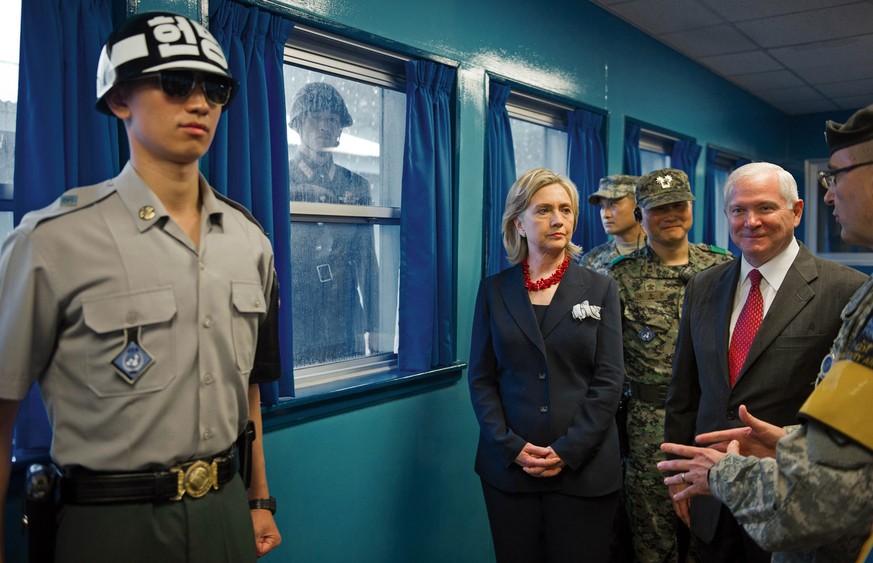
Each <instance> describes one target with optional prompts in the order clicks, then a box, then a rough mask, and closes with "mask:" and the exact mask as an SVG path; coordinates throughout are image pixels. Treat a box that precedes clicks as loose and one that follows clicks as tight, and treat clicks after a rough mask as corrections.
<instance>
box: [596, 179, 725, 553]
mask: <svg viewBox="0 0 873 563" xmlns="http://www.w3.org/2000/svg"><path fill="white" fill-rule="evenodd" d="M636 199H637V204H638V205H639V208H638V210H637V211H636V212H635V213H636V214H637V217H638V218H639V220H640V221H641V223H642V226H643V228H644V229H645V231H646V233H647V234H648V240H647V244H646V246H645V247H643V248H641V249H640V250H637V251H635V252H632V253H631V254H628V255H626V256H619V257H617V258H615V259H614V260H613V261H612V263H611V268H612V271H611V275H612V277H613V278H614V279H615V280H616V282H617V283H618V289H619V297H620V298H621V306H622V317H623V318H622V331H623V343H624V362H625V374H626V377H625V379H626V382H627V384H628V385H629V387H630V400H629V403H628V413H627V435H628V449H629V452H628V462H627V472H626V478H625V490H624V493H625V498H626V499H627V512H628V519H629V524H630V529H631V534H632V536H633V547H634V554H635V557H636V560H637V561H677V560H678V559H679V558H680V553H679V544H678V541H677V530H679V529H680V528H678V527H677V526H678V522H679V521H678V519H677V518H676V515H675V513H674V511H673V504H672V502H671V501H670V498H669V496H668V495H665V494H664V488H663V485H662V480H663V478H662V475H661V474H660V473H659V472H658V471H656V470H655V468H654V467H653V465H652V463H651V460H652V457H653V456H655V455H656V454H658V452H659V450H658V446H659V444H660V443H661V442H662V441H663V436H664V406H665V401H666V397H667V386H668V385H669V383H670V377H671V375H672V366H673V349H674V348H675V345H676V337H677V335H678V332H679V316H680V314H681V307H682V301H683V298H684V296H685V284H686V283H687V282H688V280H689V279H690V278H691V276H692V275H694V274H695V273H697V272H699V271H701V270H704V269H706V268H709V267H710V266H714V265H715V264H720V263H722V262H725V261H728V260H730V259H731V256H730V255H729V254H728V253H727V251H725V250H723V249H720V248H717V247H714V246H710V245H706V244H691V243H689V242H688V231H689V230H690V229H691V224H692V220H693V219H692V209H691V202H692V201H693V200H694V195H692V193H691V189H690V186H689V183H688V176H687V175H686V174H685V173H684V172H682V171H681V170H676V169H672V168H665V169H663V170H656V171H654V172H651V173H649V174H646V175H644V176H642V177H641V178H640V180H639V181H638V182H637V186H636ZM683 528H684V526H683ZM684 531H685V533H686V534H687V528H685V529H684Z"/></svg>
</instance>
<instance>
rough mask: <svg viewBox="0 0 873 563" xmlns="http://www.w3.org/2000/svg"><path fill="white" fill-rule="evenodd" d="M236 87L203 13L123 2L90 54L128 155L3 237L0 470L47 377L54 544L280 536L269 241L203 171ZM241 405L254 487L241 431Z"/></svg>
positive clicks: (89, 552)
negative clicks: (268, 446)
mask: <svg viewBox="0 0 873 563" xmlns="http://www.w3.org/2000/svg"><path fill="white" fill-rule="evenodd" d="M235 89H236V82H235V81H234V80H233V78H232V77H231V76H230V73H229V72H228V66H227V61H226V60H225V57H224V54H223V53H222V50H221V47H220V46H219V45H218V43H217V42H216V41H215V39H214V38H213V36H212V35H211V34H210V33H209V31H208V30H207V29H206V28H204V27H202V26H201V25H199V24H198V23H197V22H195V21H192V20H190V19H188V18H185V17H182V16H178V15H175V14H172V13H165V12H152V13H144V14H140V15H138V16H135V17H133V18H131V19H129V20H127V21H126V22H125V23H124V24H122V25H121V26H120V27H119V28H118V29H116V30H115V31H114V32H113V33H112V34H111V35H110V37H109V39H108V40H107V42H106V45H105V46H104V48H103V52H102V53H101V56H100V61H99V66H98V75H97V108H98V109H99V110H101V111H103V112H106V113H111V114H114V115H115V116H117V117H118V118H119V119H120V120H121V121H122V122H123V123H124V125H125V129H126V131H127V136H128V137H127V138H128V141H129V145H130V161H129V162H128V163H127V165H126V166H125V168H124V170H123V171H122V172H121V174H120V175H119V176H117V177H115V178H112V179H110V180H107V181H105V182H103V183H101V184H97V185H93V186H88V187H82V188H76V189H73V190H70V191H68V192H66V193H65V194H63V195H62V196H61V197H60V198H59V199H58V200H56V201H55V202H54V203H53V204H52V205H50V206H49V207H46V208H44V209H41V210H39V211H35V212H33V213H29V214H28V215H26V216H25V217H24V218H23V219H22V221H21V224H20V225H19V227H18V228H17V229H15V231H14V232H13V233H12V234H11V235H10V236H9V238H8V239H7V240H6V242H5V243H4V245H3V250H2V254H0V365H2V369H0V397H2V400H0V427H2V430H0V437H2V438H0V451H2V452H3V453H2V455H3V456H4V459H5V462H4V463H3V464H2V468H3V472H2V474H0V482H2V486H3V492H4V493H5V488H6V485H7V481H8V476H9V470H10V466H9V457H10V455H9V453H10V443H11V431H12V425H13V422H14V420H15V413H16V411H17V408H18V404H19V401H20V400H21V399H22V398H23V397H24V396H25V394H26V392H27V390H28V389H29V388H30V386H31V384H32V383H33V382H38V383H39V386H40V390H41V392H42V395H43V397H44V399H45V402H46V407H47V409H48V414H49V418H50V420H51V423H52V427H53V430H54V440H53V442H52V451H51V456H52V460H53V461H54V463H55V464H56V465H57V467H58V470H59V472H60V474H61V478H60V498H61V502H62V506H61V507H60V509H59V512H58V519H57V526H58V528H57V534H56V539H57V545H56V554H57V559H56V560H57V561H64V562H66V561H88V562H102V561H106V562H109V561H113V562H118V561H189V560H198V561H226V562H234V563H235V562H240V561H255V560H256V559H257V557H258V556H259V555H263V554H265V553H267V552H268V551H270V550H271V549H272V548H273V547H275V546H276V545H278V544H279V542H280V535H279V531H278V529H277V528H276V524H275V521H274V519H273V512H274V511H275V499H272V498H271V497H270V496H269V491H268V488H267V480H266V476H265V469H264V454H263V446H262V440H261V414H260V394H259V392H258V385H257V383H258V382H262V381H268V380H273V379H276V378H277V377H278V375H279V374H280V370H279V366H278V347H277V344H278V341H277V340H276V334H277V333H276V331H275V324H274V323H272V320H273V319H275V317H276V311H275V307H276V306H277V298H276V284H275V273H274V269H273V252H272V249H271V246H270V242H269V240H268V239H267V237H266V236H265V235H264V233H263V231H262V230H261V228H260V227H259V226H258V225H257V224H256V222H255V221H254V219H253V218H252V217H251V215H250V214H249V213H248V212H247V211H245V209H244V208H242V207H241V206H239V205H238V204H236V203H233V202H231V201H229V200H226V199H225V198H223V197H221V196H220V195H219V194H218V193H216V192H214V191H213V190H212V188H211V187H210V186H209V185H208V184H207V182H206V180H205V178H204V177H203V176H202V175H200V174H199V172H198V160H199V158H200V157H201V156H202V155H203V154H204V153H205V152H206V151H207V149H208V148H209V145H210V144H211V142H212V138H213V135H214V133H215V129H216V127H217V125H218V122H219V118H220V116H221V114H222V112H223V110H224V108H225V107H226V106H227V105H228V104H229V103H230V101H231V99H232V97H233V94H234V91H235ZM21 188H22V189H27V186H21ZM256 351H257V352H256ZM247 419H251V420H252V421H253V422H254V426H255V428H256V431H257V436H258V437H257V438H256V440H255V442H254V444H253V450H252V454H251V457H250V458H248V459H250V460H251V461H252V472H251V485H250V487H249V488H248V491H246V488H245V487H246V485H245V484H244V482H243V480H242V479H241V478H240V476H239V473H238V471H237V467H238V465H239V461H238V459H239V452H237V450H236V448H235V447H234V443H235V441H236V440H237V437H238V436H239V435H240V434H241V433H242V432H243V430H244V428H245V427H246V421H247Z"/></svg>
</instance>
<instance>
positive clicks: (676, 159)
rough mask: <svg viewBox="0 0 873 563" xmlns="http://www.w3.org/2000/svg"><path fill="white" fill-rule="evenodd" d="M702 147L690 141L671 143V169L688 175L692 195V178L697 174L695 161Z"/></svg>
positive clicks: (683, 140) (680, 140)
mask: <svg viewBox="0 0 873 563" xmlns="http://www.w3.org/2000/svg"><path fill="white" fill-rule="evenodd" d="M701 150H703V147H701V146H700V145H698V144H697V143H695V142H694V141H692V140H690V139H679V140H678V141H676V142H675V143H673V152H672V154H671V155H670V159H671V160H670V162H671V165H672V167H673V168H677V169H679V170H681V171H683V172H685V173H686V174H688V183H689V184H690V185H691V193H694V177H695V176H696V172H697V159H698V158H700V151H701Z"/></svg>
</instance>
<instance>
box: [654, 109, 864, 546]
mask: <svg viewBox="0 0 873 563" xmlns="http://www.w3.org/2000/svg"><path fill="white" fill-rule="evenodd" d="M826 136H827V140H828V144H829V145H830V151H831V157H830V161H829V162H828V167H829V169H830V170H829V171H827V172H822V173H821V174H820V179H821V182H822V185H823V186H824V187H825V188H826V189H827V192H826V194H825V203H826V204H828V205H833V206H834V207H835V211H834V215H835V216H836V217H837V219H838V221H839V223H840V225H841V227H842V231H841V233H840V235H841V237H842V238H843V240H845V241H846V242H849V243H854V244H861V245H864V246H867V247H869V248H873V223H871V221H870V217H871V215H873V198H871V193H873V168H870V166H871V165H873V106H868V107H866V108H864V109H862V110H860V111H858V112H857V113H855V114H854V115H853V116H852V117H850V118H849V120H848V121H847V122H846V123H845V124H838V123H834V122H832V121H828V123H827V129H826ZM841 317H842V319H843V326H842V328H841V329H840V332H839V334H838V335H837V338H836V340H834V344H833V347H832V348H831V352H830V353H829V354H828V355H827V356H826V357H825V358H824V360H823V361H822V364H821V370H820V373H819V378H818V385H817V386H816V389H815V391H813V393H812V395H810V396H809V399H807V401H806V403H804V405H803V406H802V407H801V409H800V413H799V418H800V419H801V421H802V422H803V424H802V425H801V426H800V427H799V428H796V429H794V430H793V431H792V432H791V433H790V434H788V435H786V430H788V429H786V430H782V429H780V428H778V427H776V426H773V425H771V424H767V423H765V422H762V421H760V420H757V419H755V418H754V417H751V416H749V415H748V414H746V413H745V411H744V410H743V409H741V412H740V414H741V415H743V414H746V416H745V418H744V420H743V421H744V422H746V423H747V424H748V425H749V428H741V429H735V430H724V431H720V432H711V433H709V434H703V435H700V436H698V437H697V439H696V441H697V442H699V443H714V442H720V441H725V440H732V441H731V443H730V445H729V446H728V447H727V454H725V453H722V451H719V450H718V449H715V448H693V447H690V446H681V445H678V444H664V445H663V446H662V449H664V451H666V452H668V453H671V454H677V455H681V456H685V457H688V458H690V459H680V460H671V461H667V462H661V463H659V464H658V469H660V470H662V471H677V472H680V473H678V474H676V475H673V476H671V477H667V478H666V479H665V480H664V482H665V483H666V484H667V485H677V484H679V483H683V482H684V483H686V484H690V486H689V487H688V488H686V489H684V490H683V491H682V492H681V493H679V494H677V495H676V497H675V500H677V501H678V500H682V499H683V498H689V497H691V496H694V495H698V494H713V495H714V496H715V497H716V498H718V499H719V500H720V501H722V502H723V503H724V504H725V505H726V506H727V507H728V508H729V509H730V510H731V512H732V513H733V514H734V516H735V517H736V519H737V521H738V522H739V523H740V524H742V526H743V527H744V528H745V530H746V531H747V532H748V533H749V535H750V536H752V538H754V539H755V541H757V542H758V543H759V544H760V545H761V547H763V548H764V549H767V550H771V551H774V552H776V553H774V554H773V561H817V562H830V561H833V562H837V561H855V560H856V557H857V556H858V554H859V550H861V548H862V545H863V543H864V540H865V538H867V537H868V536H869V534H870V530H871V526H873V502H871V500H870V499H871V498H873V425H871V424H870V420H869V412H870V405H871V404H873V385H871V383H873V278H871V279H870V280H868V281H867V283H865V284H864V285H863V286H862V287H861V288H860V289H859V290H858V291H857V293H856V294H855V295H854V297H852V299H851V300H850V301H849V303H848V304H847V305H846V306H845V308H844V309H843V311H842V314H841ZM721 449H723V448H721ZM740 454H742V455H740ZM752 456H754V457H752ZM858 560H859V561H861V560H866V559H858Z"/></svg>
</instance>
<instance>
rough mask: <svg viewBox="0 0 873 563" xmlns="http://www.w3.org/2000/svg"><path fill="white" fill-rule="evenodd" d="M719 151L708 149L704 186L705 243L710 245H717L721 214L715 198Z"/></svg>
mask: <svg viewBox="0 0 873 563" xmlns="http://www.w3.org/2000/svg"><path fill="white" fill-rule="evenodd" d="M718 155H719V151H718V150H717V149H713V148H709V147H707V149H706V175H705V177H704V185H703V204H704V207H703V241H704V242H706V243H709V244H715V241H716V238H715V214H716V213H720V212H721V210H720V209H718V208H717V207H718V206H717V205H716V204H715V202H716V197H715V190H716V177H715V176H716V172H717V170H716V167H715V162H716V160H717V159H718Z"/></svg>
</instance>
